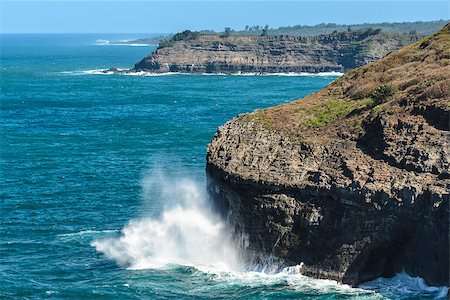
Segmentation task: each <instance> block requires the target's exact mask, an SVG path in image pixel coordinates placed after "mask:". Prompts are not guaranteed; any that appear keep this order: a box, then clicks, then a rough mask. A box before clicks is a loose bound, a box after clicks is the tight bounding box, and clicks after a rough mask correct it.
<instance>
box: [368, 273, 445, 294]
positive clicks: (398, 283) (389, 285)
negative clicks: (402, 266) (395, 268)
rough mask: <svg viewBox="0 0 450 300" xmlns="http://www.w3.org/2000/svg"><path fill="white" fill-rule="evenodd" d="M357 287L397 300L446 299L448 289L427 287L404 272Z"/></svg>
mask: <svg viewBox="0 0 450 300" xmlns="http://www.w3.org/2000/svg"><path fill="white" fill-rule="evenodd" d="M359 287H360V288H362V289H368V290H374V291H377V292H378V293H380V294H381V295H383V296H385V297H387V298H397V299H400V298H401V299H409V298H412V297H420V298H425V297H426V298H429V299H446V298H447V292H448V289H449V288H448V287H446V286H441V287H436V286H429V285H427V284H426V283H425V281H424V280H423V279H422V278H420V277H412V276H409V275H408V274H406V273H404V272H403V273H399V274H397V275H395V276H394V277H392V278H378V279H375V280H373V281H370V282H366V283H364V284H361V285H360V286H359ZM399 295H401V297H399Z"/></svg>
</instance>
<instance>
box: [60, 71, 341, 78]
mask: <svg viewBox="0 0 450 300" xmlns="http://www.w3.org/2000/svg"><path fill="white" fill-rule="evenodd" d="M118 71H127V70H126V69H118ZM77 72H78V73H79V72H82V73H83V74H94V75H111V74H117V75H125V76H146V77H151V76H170V75H189V76H289V77H340V76H342V75H344V73H341V72H320V73H305V72H303V73H292V72H291V73H233V74H225V73H198V74H197V73H180V72H166V73H152V72H146V71H137V72H123V73H114V72H112V71H109V70H104V69H95V70H87V71H77ZM61 73H65V74H68V73H70V71H69V72H61Z"/></svg>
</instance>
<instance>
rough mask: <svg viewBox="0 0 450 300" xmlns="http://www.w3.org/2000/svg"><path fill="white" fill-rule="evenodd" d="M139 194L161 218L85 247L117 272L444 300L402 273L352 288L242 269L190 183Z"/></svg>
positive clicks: (290, 273) (166, 181) (155, 186)
mask: <svg viewBox="0 0 450 300" xmlns="http://www.w3.org/2000/svg"><path fill="white" fill-rule="evenodd" d="M142 190H143V193H142V197H143V201H144V203H145V202H146V201H160V203H165V205H164V206H165V207H164V209H163V211H162V213H161V214H160V215H159V216H156V217H155V216H141V217H139V218H135V219H132V220H131V221H130V222H129V223H128V224H127V225H126V226H125V227H124V228H123V229H122V230H121V232H120V234H119V235H118V234H117V233H116V234H114V232H112V233H109V234H108V235H109V236H106V237H103V238H96V239H94V240H93V241H92V242H91V245H92V246H93V247H95V248H96V250H97V251H98V252H101V253H103V254H104V255H105V256H107V257H108V258H110V259H111V260H114V261H115V262H116V263H117V264H118V265H119V266H121V267H124V268H127V269H130V270H142V269H166V270H171V269H179V268H186V267H188V268H192V270H193V272H194V275H195V276H208V278H213V280H214V281H215V282H217V284H218V285H219V286H242V287H265V288H267V287H270V286H280V285H282V286H284V288H286V289H288V290H290V291H294V292H299V293H306V294H311V293H312V294H317V295H324V294H340V295H346V296H350V298H354V299H383V298H384V297H387V298H392V297H393V298H397V299H398V298H399V295H402V297H403V296H404V298H403V299H410V298H419V299H420V298H422V297H426V298H428V299H445V297H446V295H447V291H448V288H447V287H430V286H427V285H426V284H425V283H424V281H423V279H421V278H418V277H417V278H414V277H411V276H408V275H407V274H404V273H401V274H398V275H396V276H395V277H393V278H390V279H386V278H379V279H377V280H374V281H371V282H367V283H365V284H363V285H361V286H360V287H358V288H352V287H350V286H348V285H345V284H339V283H337V282H335V281H332V280H321V279H313V278H309V277H306V276H303V275H301V274H300V269H301V265H298V266H291V267H285V268H279V266H276V267H272V266H271V265H270V263H271V260H270V259H269V260H268V262H267V264H268V265H267V266H261V265H259V266H254V265H253V266H249V265H246V264H245V262H244V259H243V255H242V253H241V251H242V249H243V248H242V247H243V246H242V245H245V243H244V242H242V241H236V240H234V239H233V237H232V234H231V232H230V231H229V230H228V229H227V226H226V223H225V222H224V221H222V220H221V218H220V217H219V216H218V215H216V214H215V212H214V210H213V209H212V207H211V205H210V203H209V202H208V198H207V196H206V193H205V191H204V189H203V188H201V185H200V184H198V183H197V182H195V181H193V180H190V179H172V178H168V177H166V176H164V175H161V174H152V175H150V176H146V177H144V179H143V180H142ZM79 234H82V235H84V234H86V232H80V233H79ZM96 236H97V235H96ZM244 247H245V246H244ZM255 270H256V271H255ZM275 270H276V271H275ZM202 274H203V275H202ZM194 275H193V276H194ZM211 276H212V277H211ZM402 297H400V298H402Z"/></svg>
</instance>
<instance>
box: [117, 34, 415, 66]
mask: <svg viewBox="0 0 450 300" xmlns="http://www.w3.org/2000/svg"><path fill="white" fill-rule="evenodd" d="M418 39H419V36H418V35H417V34H393V33H383V32H381V31H380V30H375V29H368V30H364V31H348V32H335V33H332V34H323V35H319V36H313V37H304V36H289V35H283V36H233V35H232V36H219V35H205V34H199V33H195V32H190V31H185V32H183V33H178V34H176V35H175V36H174V37H172V39H171V40H168V41H165V42H164V43H161V44H160V46H159V47H158V48H157V50H156V51H155V52H154V53H151V54H150V55H149V56H147V57H145V58H144V59H142V60H141V61H140V62H138V63H137V64H136V65H135V66H134V68H132V69H131V70H127V71H121V72H126V73H129V72H150V73H167V72H179V73H224V74H235V73H256V74H265V73H291V72H295V73H300V72H311V73H317V72H331V71H338V72H343V71H346V70H349V69H353V68H355V67H359V66H361V65H363V64H365V63H367V62H371V61H374V60H376V59H378V58H380V57H382V56H383V55H385V54H386V53H388V52H390V51H392V50H396V49H399V48H400V47H402V46H404V45H407V44H409V43H412V42H415V41H417V40H418Z"/></svg>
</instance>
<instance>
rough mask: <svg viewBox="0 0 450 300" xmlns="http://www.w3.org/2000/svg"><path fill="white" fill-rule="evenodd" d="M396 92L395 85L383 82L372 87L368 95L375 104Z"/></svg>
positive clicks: (382, 101)
mask: <svg viewBox="0 0 450 300" xmlns="http://www.w3.org/2000/svg"><path fill="white" fill-rule="evenodd" d="M396 92H397V87H396V86H395V85H393V84H383V85H380V86H379V87H377V88H375V89H373V90H372V91H371V92H370V94H369V96H370V97H371V98H372V99H373V100H374V101H375V105H378V104H381V103H384V102H386V101H387V100H389V99H390V98H391V97H392V96H394V95H395V93H396Z"/></svg>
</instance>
